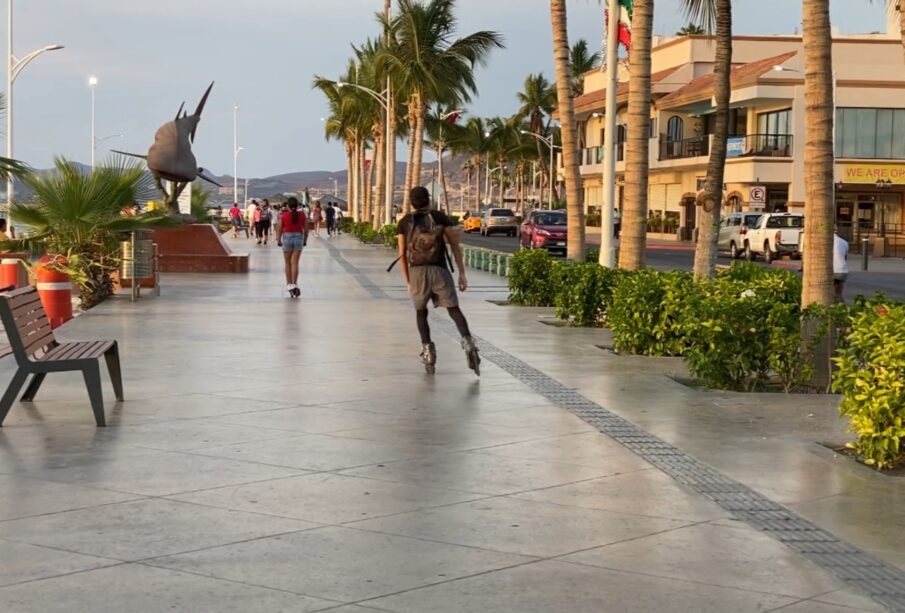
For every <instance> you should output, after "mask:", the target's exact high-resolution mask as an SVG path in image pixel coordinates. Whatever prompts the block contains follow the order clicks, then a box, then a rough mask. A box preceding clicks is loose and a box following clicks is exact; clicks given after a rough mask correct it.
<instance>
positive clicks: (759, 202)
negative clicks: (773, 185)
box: [748, 185, 767, 208]
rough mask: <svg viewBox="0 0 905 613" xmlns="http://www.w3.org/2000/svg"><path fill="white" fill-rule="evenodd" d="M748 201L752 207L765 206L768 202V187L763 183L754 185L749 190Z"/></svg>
mask: <svg viewBox="0 0 905 613" xmlns="http://www.w3.org/2000/svg"><path fill="white" fill-rule="evenodd" d="M748 203H749V204H750V205H751V208H763V207H764V205H765V204H767V188H766V187H764V186H763V185H752V186H751V190H750V191H749V192H748Z"/></svg>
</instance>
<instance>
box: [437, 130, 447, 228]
mask: <svg viewBox="0 0 905 613" xmlns="http://www.w3.org/2000/svg"><path fill="white" fill-rule="evenodd" d="M437 153H438V154H439V155H438V156H437V170H438V171H439V174H440V189H441V190H442V191H443V204H444V206H443V211H444V212H445V213H446V214H447V215H449V193H448V192H447V191H446V168H444V167H443V161H442V159H443V145H442V143H441V145H440V149H439V151H438V152H437Z"/></svg>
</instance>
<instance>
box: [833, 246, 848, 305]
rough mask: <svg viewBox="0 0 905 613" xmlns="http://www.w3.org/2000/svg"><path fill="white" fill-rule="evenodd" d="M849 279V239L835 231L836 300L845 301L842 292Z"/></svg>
mask: <svg viewBox="0 0 905 613" xmlns="http://www.w3.org/2000/svg"><path fill="white" fill-rule="evenodd" d="M847 279H848V241H847V240H845V239H844V238H842V237H841V236H839V234H838V233H837V232H836V231H835V230H834V232H833V290H834V291H835V292H836V302H845V298H844V297H843V296H842V292H843V291H844V290H845V281H846V280H847Z"/></svg>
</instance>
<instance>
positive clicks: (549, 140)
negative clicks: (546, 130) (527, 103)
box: [519, 130, 562, 210]
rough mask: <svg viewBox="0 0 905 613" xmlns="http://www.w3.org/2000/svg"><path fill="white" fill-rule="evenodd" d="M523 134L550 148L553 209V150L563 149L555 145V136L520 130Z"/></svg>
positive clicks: (550, 187) (551, 201)
mask: <svg viewBox="0 0 905 613" xmlns="http://www.w3.org/2000/svg"><path fill="white" fill-rule="evenodd" d="M519 131H520V132H521V133H522V134H530V135H531V136H533V137H534V138H536V139H538V140H540V141H541V142H543V143H546V145H547V147H549V148H550V185H549V193H550V200H549V203H550V209H551V210H552V209H553V172H554V168H553V150H554V149H562V147H560V146H559V145H554V144H553V136H552V135H551V136H542V135H540V134H538V133H537V132H529V131H528V130H519Z"/></svg>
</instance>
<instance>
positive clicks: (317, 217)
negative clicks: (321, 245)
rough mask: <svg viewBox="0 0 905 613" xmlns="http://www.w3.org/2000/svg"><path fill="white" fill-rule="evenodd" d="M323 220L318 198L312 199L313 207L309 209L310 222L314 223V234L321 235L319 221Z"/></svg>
mask: <svg viewBox="0 0 905 613" xmlns="http://www.w3.org/2000/svg"><path fill="white" fill-rule="evenodd" d="M323 220H324V212H323V209H321V203H320V200H315V201H314V208H313V209H312V210H311V223H313V224H314V236H320V235H321V222H322V221H323Z"/></svg>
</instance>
